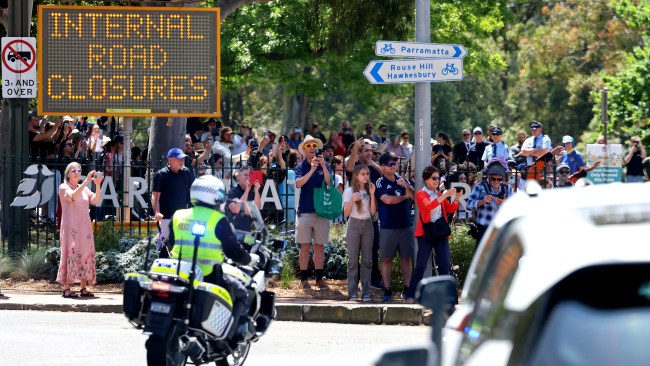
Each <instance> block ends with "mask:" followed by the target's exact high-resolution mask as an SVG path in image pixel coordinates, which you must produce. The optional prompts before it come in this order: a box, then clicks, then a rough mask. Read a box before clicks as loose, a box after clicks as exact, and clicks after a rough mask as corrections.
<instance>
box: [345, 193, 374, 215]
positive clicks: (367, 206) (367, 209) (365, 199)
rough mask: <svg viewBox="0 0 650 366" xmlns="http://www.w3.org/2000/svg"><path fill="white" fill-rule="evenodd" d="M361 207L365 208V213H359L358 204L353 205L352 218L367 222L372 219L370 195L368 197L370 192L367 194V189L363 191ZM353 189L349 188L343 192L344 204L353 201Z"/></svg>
mask: <svg viewBox="0 0 650 366" xmlns="http://www.w3.org/2000/svg"><path fill="white" fill-rule="evenodd" d="M360 192H361V197H362V198H361V207H362V208H363V212H361V213H360V212H359V210H358V208H357V204H356V203H353V204H352V211H350V217H351V218H355V219H359V220H367V219H369V218H370V195H368V192H366V190H365V189H362V190H361V191H360ZM353 193H354V192H352V187H348V188H346V189H345V191H343V204H344V205H345V204H347V203H348V202H350V201H352V194H353Z"/></svg>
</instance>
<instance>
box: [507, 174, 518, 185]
mask: <svg viewBox="0 0 650 366" xmlns="http://www.w3.org/2000/svg"><path fill="white" fill-rule="evenodd" d="M515 179H516V177H515V176H514V175H511V176H510V178H508V183H510V184H515Z"/></svg>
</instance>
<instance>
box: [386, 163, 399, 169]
mask: <svg viewBox="0 0 650 366" xmlns="http://www.w3.org/2000/svg"><path fill="white" fill-rule="evenodd" d="M395 165H397V163H395V162H394V161H393V162H390V163H386V166H387V167H389V168H392V167H394V166H395Z"/></svg>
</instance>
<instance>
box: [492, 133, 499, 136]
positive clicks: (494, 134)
mask: <svg viewBox="0 0 650 366" xmlns="http://www.w3.org/2000/svg"><path fill="white" fill-rule="evenodd" d="M491 135H492V136H501V134H500V133H492V134H491Z"/></svg>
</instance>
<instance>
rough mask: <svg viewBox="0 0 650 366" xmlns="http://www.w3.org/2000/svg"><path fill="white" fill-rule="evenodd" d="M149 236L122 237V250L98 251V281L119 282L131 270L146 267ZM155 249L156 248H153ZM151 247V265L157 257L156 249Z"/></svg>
mask: <svg viewBox="0 0 650 366" xmlns="http://www.w3.org/2000/svg"><path fill="white" fill-rule="evenodd" d="M149 240H150V239H149V238H144V239H140V240H139V241H136V240H134V239H128V238H122V239H121V240H119V241H118V245H119V248H120V250H115V249H113V250H108V251H105V252H97V253H96V255H95V267H96V271H97V282H98V283H119V282H122V281H123V280H124V275H125V274H126V273H129V272H138V271H141V270H143V268H144V260H145V257H146V251H147V246H148V245H150V244H151V246H152V247H153V245H155V244H154V243H153V242H152V243H150V242H149ZM153 249H155V248H153ZM153 249H151V248H150V253H149V263H148V265H150V264H151V263H152V261H153V258H155V254H154V250H153Z"/></svg>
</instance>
